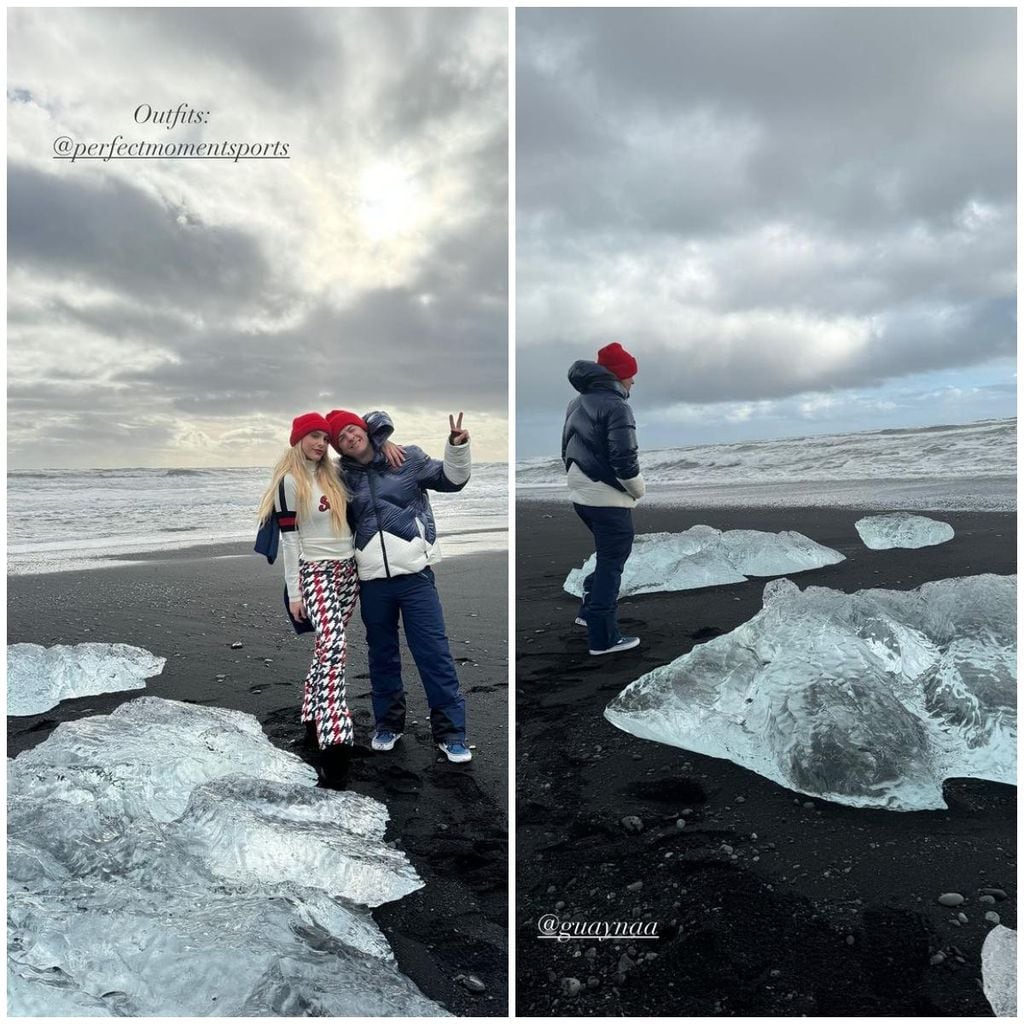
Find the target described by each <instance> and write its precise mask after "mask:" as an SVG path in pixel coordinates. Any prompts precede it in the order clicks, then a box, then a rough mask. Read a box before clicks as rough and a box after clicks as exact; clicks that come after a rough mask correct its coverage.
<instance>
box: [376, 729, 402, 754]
mask: <svg viewBox="0 0 1024 1024" xmlns="http://www.w3.org/2000/svg"><path fill="white" fill-rule="evenodd" d="M401 738H402V734H401V733H400V732H392V731H391V730H390V729H378V730H377V731H376V732H375V733H374V734H373V739H372V740H370V746H371V747H373V749H374V750H390V749H391V748H392V747H393V746H394V745H395V744H396V743H397V742H398V741H399V740H400V739H401Z"/></svg>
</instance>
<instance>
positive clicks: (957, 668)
mask: <svg viewBox="0 0 1024 1024" xmlns="http://www.w3.org/2000/svg"><path fill="white" fill-rule="evenodd" d="M1015 604H1016V576H994V575H984V576H971V577H964V578H958V579H949V580H939V581H937V582H933V583H926V584H924V585H923V586H921V587H919V588H918V589H916V590H910V591H900V590H863V591H859V592H858V593H855V594H844V593H840V592H839V591H835V590H830V589H826V588H823V587H808V588H807V589H806V590H805V591H802V592H801V591H800V590H799V588H798V587H797V586H796V585H795V584H794V583H793V582H792V581H790V580H772V581H771V582H770V583H768V584H767V585H766V586H765V592H764V607H763V608H762V610H761V611H760V612H759V613H758V614H757V615H756V616H754V618H753V619H751V620H750V621H749V622H746V623H744V624H743V625H741V626H739V627H738V628H736V629H734V630H733V631H732V632H731V633H728V634H726V635H725V636H720V637H716V638H715V639H714V640H712V641H710V642H709V643H706V644H703V645H700V646H697V647H695V648H694V649H693V650H692V651H690V652H689V653H688V654H685V655H683V656H682V657H680V658H677V659H676V660H675V661H673V662H672V663H671V664H669V665H665V666H663V667H661V668H658V669H655V670H654V671H653V672H651V673H649V674H648V675H645V676H643V677H641V678H640V679H638V680H636V682H634V683H632V684H630V685H629V686H628V687H627V688H626V689H625V690H624V691H623V692H622V693H621V694H619V696H618V697H617V698H615V700H613V701H612V702H611V704H609V705H608V707H607V709H606V710H605V717H606V718H608V720H609V721H610V722H612V723H613V724H614V725H616V726H618V727H619V728H620V729H623V730H625V731H626V732H630V733H633V734H634V735H636V736H640V737H643V738H645V739H652V740H657V741H659V742H662V743H669V744H672V745H674V746H677V747H683V748H684V749H686V750H693V751H697V752H699V753H702V754H708V755H710V756H712V757H724V758H728V759H729V760H731V761H734V762H735V763H736V764H739V765H742V766H744V767H746V768H750V769H751V770H753V771H756V772H758V773H759V774H761V775H764V776H765V777H767V778H769V779H772V780H774V781H775V782H778V783H780V784H782V785H784V786H787V787H789V788H790V789H794V790H797V791H798V792H801V793H807V794H809V795H811V796H815V797H823V798H825V799H828V800H835V801H836V802H838V803H844V804H850V805H851V806H858V807H885V808H889V809H891V810H926V809H930V808H940V807H945V806H946V805H945V803H944V802H943V799H942V780H943V779H946V778H950V777H955V776H966V777H971V778H979V779H990V780H993V781H996V782H1006V783H1010V784H1015V782H1016V733H1017V711H1016V707H1017V701H1016V612H1015Z"/></svg>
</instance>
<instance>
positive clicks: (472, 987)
mask: <svg viewBox="0 0 1024 1024" xmlns="http://www.w3.org/2000/svg"><path fill="white" fill-rule="evenodd" d="M455 980H456V981H458V982H461V983H462V985H463V987H464V988H468V989H469V991H470V992H486V991H487V986H486V985H485V984H484V983H483V982H482V981H481V980H480V979H479V978H478V977H477V976H476V975H475V974H456V975H455Z"/></svg>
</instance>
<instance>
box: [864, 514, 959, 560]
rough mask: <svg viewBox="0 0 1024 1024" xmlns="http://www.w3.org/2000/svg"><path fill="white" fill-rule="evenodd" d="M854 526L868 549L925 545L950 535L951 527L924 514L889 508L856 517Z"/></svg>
mask: <svg viewBox="0 0 1024 1024" xmlns="http://www.w3.org/2000/svg"><path fill="white" fill-rule="evenodd" d="M854 526H856V527H857V532H858V533H859V534H860V539H861V540H862V541H864V544H865V545H866V546H867V547H869V548H871V549H872V551H884V550H886V549H888V548H927V547H931V546H932V545H933V544H945V543H946V541H947V540H952V539H953V527H952V526H950V525H949V523H940V522H939V521H938V520H937V519H929V518H928V517H927V516H915V515H911V514H910V513H909V512H890V513H889V514H888V515H884V516H867V517H865V518H864V519H858V520H857V522H856V523H854Z"/></svg>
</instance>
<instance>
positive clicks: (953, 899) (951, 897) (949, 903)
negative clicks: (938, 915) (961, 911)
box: [939, 892, 964, 907]
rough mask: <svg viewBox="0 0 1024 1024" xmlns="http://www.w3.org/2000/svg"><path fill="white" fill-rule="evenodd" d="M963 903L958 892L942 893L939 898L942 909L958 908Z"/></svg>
mask: <svg viewBox="0 0 1024 1024" xmlns="http://www.w3.org/2000/svg"><path fill="white" fill-rule="evenodd" d="M963 902H964V898H963V896H961V895H960V893H958V892H944V893H943V894H942V895H941V896H940V897H939V903H941V904H942V906H944V907H959V906H960V904H961V903H963Z"/></svg>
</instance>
